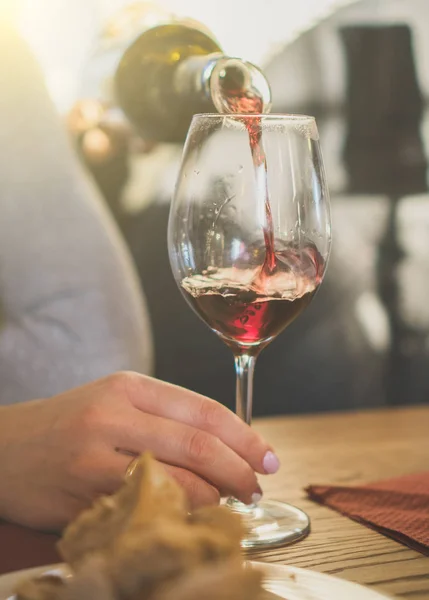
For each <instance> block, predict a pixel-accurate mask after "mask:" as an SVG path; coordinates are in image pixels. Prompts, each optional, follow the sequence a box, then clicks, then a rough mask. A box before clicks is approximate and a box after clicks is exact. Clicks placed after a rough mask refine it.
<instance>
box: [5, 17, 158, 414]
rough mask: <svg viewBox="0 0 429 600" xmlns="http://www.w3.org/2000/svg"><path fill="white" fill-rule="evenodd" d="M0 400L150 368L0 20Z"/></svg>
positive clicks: (132, 306)
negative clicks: (113, 374)
mask: <svg viewBox="0 0 429 600" xmlns="http://www.w3.org/2000/svg"><path fill="white" fill-rule="evenodd" d="M0 89H1V90H2V92H1V94H0V141H1V148H2V153H1V160H0V388H1V389H0V404H9V403H12V402H18V401H23V400H27V399H30V398H35V397H46V396H51V395H54V394H57V393H59V392H61V391H64V390H65V389H68V388H70V387H74V386H77V385H80V384H83V383H86V382H88V381H90V380H93V379H96V378H98V377H101V376H104V375H107V374H109V373H111V372H114V371H117V370H122V369H127V370H128V369H130V370H135V371H138V372H146V373H147V372H148V371H150V369H151V361H152V341H151V332H150V326H149V320H148V317H147V313H146V306H145V301H144V297H143V294H142V292H141V290H140V287H139V283H138V280H137V276H136V273H135V271H134V268H133V265H132V262H131V259H130V257H129V255H128V252H127V250H126V248H125V245H124V243H123V240H122V239H121V237H120V235H119V232H118V231H117V229H116V228H115V225H114V223H113V221H112V219H111V218H110V216H109V214H108V213H107V211H106V209H105V208H104V206H103V203H102V202H101V200H100V198H99V196H98V195H97V193H96V190H95V188H94V187H93V185H92V184H91V182H90V180H89V178H88V177H87V176H86V175H85V173H84V172H83V170H82V168H81V166H80V165H79V164H78V161H77V158H76V157H75V155H74V152H73V151H72V149H71V147H70V146H69V144H68V140H67V137H66V134H65V131H64V129H63V126H62V123H61V120H60V118H59V117H58V115H57V114H56V112H55V110H54V108H53V106H52V104H51V102H50V99H49V95H48V93H47V91H46V89H45V87H44V84H43V77H42V74H41V73H40V71H39V69H38V67H37V64H36V63H35V61H34V59H33V58H32V56H31V53H30V52H29V50H28V48H27V47H26V45H25V44H24V43H23V42H22V40H20V38H19V37H18V36H17V35H16V33H14V32H13V31H11V30H9V29H6V28H5V26H2V25H0Z"/></svg>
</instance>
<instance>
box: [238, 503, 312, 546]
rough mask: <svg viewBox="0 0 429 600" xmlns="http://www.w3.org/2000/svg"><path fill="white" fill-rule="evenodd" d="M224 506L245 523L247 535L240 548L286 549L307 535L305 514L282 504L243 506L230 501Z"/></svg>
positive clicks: (307, 525)
mask: <svg viewBox="0 0 429 600" xmlns="http://www.w3.org/2000/svg"><path fill="white" fill-rule="evenodd" d="M226 506H228V508H230V509H231V510H232V511H234V512H236V513H238V514H239V515H240V516H241V517H242V519H243V521H244V525H245V527H246V535H245V537H244V539H243V540H242V542H241V547H242V548H243V549H245V550H252V549H253V550H263V549H264V548H274V547H276V546H287V545H288V544H292V543H293V542H297V541H298V540H300V539H302V538H304V537H305V536H307V535H308V534H309V532H310V519H309V517H308V515H307V514H306V513H305V512H304V511H302V510H301V509H299V508H296V507H295V506H292V505H290V504H286V503H284V502H276V501H275V500H265V501H264V500H262V501H261V502H260V503H259V504H257V505H250V506H246V505H245V504H242V503H241V502H239V501H238V500H235V499H231V498H230V499H229V500H228V501H227V503H226Z"/></svg>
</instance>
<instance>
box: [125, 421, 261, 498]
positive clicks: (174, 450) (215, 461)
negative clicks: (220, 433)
mask: <svg viewBox="0 0 429 600" xmlns="http://www.w3.org/2000/svg"><path fill="white" fill-rule="evenodd" d="M123 417H124V419H125V417H127V419H126V420H124V421H122V422H118V423H117V431H116V433H115V445H116V447H118V448H121V449H123V450H126V451H128V452H132V453H135V454H141V453H142V452H144V451H146V450H150V451H151V452H152V453H153V455H154V456H155V458H157V459H158V460H159V461H161V462H164V463H168V464H170V465H173V466H176V467H182V468H184V469H187V470H189V471H192V472H193V473H195V474H196V475H199V476H200V477H201V478H203V479H204V480H206V481H208V482H209V483H211V484H212V485H213V486H214V487H216V488H217V489H228V490H231V491H232V492H233V494H234V495H235V496H236V497H237V498H239V499H240V500H242V501H243V502H247V503H248V504H250V503H251V502H253V501H254V498H253V496H254V494H258V495H260V494H261V489H260V487H259V485H258V482H257V480H256V475H255V472H254V471H253V469H252V468H251V467H250V466H249V464H248V463H247V462H246V461H245V460H243V459H242V458H241V457H240V456H238V454H236V453H235V452H234V451H233V450H231V448H229V447H228V446H227V445H226V444H224V443H223V442H222V441H221V440H220V439H219V438H217V437H216V436H214V435H211V434H210V433H207V432H205V431H202V430H201V429H196V428H195V427H190V426H189V425H185V424H183V423H178V422H176V421H172V420H170V419H164V418H163V417H157V416H154V415H150V414H144V413H141V412H140V411H138V410H133V414H132V416H131V417H130V416H129V415H128V414H127V415H125V414H124V415H123Z"/></svg>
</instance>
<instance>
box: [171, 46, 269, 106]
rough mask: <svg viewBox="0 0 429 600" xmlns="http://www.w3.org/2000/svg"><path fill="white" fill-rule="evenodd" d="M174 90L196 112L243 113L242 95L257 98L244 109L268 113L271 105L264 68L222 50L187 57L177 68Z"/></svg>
mask: <svg viewBox="0 0 429 600" xmlns="http://www.w3.org/2000/svg"><path fill="white" fill-rule="evenodd" d="M174 90H175V92H176V93H177V95H178V96H179V97H180V101H181V102H189V104H190V106H192V107H193V108H194V109H195V111H194V112H219V113H221V114H228V113H234V112H241V111H240V110H238V109H237V106H240V104H237V102H236V100H237V99H239V98H254V99H256V100H257V102H255V104H254V105H253V109H252V108H250V109H249V108H248V109H247V110H246V111H243V112H255V113H256V112H257V113H267V112H269V111H270V108H271V89H270V86H269V84H268V81H267V79H266V78H265V75H264V74H263V73H262V71H261V70H260V69H258V67H256V66H255V65H253V64H252V63H249V62H245V61H243V60H241V59H239V58H231V57H229V56H225V55H224V54H222V53H220V52H215V53H213V54H206V55H202V56H190V57H189V58H186V59H184V60H183V61H182V62H181V63H180V64H179V65H178V66H177V69H176V70H175V74H174ZM234 101H235V102H234Z"/></svg>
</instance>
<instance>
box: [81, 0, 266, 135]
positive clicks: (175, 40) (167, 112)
mask: <svg viewBox="0 0 429 600" xmlns="http://www.w3.org/2000/svg"><path fill="white" fill-rule="evenodd" d="M81 95H82V96H84V97H86V98H91V97H92V98H98V99H100V100H102V101H103V102H105V103H106V104H107V105H108V106H110V107H115V106H116V107H118V108H119V109H120V110H121V111H122V112H123V114H124V115H125V116H126V118H127V119H128V121H129V122H130V123H131V125H132V126H133V127H134V128H135V130H136V132H137V133H138V134H139V135H140V136H142V137H143V138H145V139H148V140H156V141H161V142H182V141H183V140H184V139H185V137H186V133H187V130H188V127H189V124H190V121H191V119H192V116H193V115H194V114H196V113H200V112H222V113H225V112H230V111H229V108H228V107H229V106H230V103H229V101H228V98H229V97H230V96H231V95H234V96H235V95H236V96H243V95H245V96H249V95H250V96H252V95H255V96H257V97H259V98H260V99H261V103H260V104H261V107H262V111H263V112H268V111H269V109H270V105H271V92H270V87H269V84H268V82H267V80H266V78H265V76H264V75H263V73H262V72H261V71H260V69H258V68H257V67H256V66H255V65H253V64H251V63H248V62H246V61H243V60H241V59H238V58H232V57H228V56H226V55H224V54H223V53H222V50H221V47H220V45H219V43H218V41H217V40H216V39H215V37H214V36H213V34H212V33H211V32H210V31H209V30H208V29H207V28H206V27H205V26H204V25H202V24H201V23H198V22H197V21H194V20H191V19H178V18H176V17H175V16H174V15H171V14H170V13H166V12H163V11H161V10H160V9H159V8H157V7H154V6H153V5H151V4H150V3H146V2H145V3H137V4H135V5H132V6H131V7H128V8H126V9H124V10H123V11H121V13H119V15H118V16H116V17H115V18H114V19H113V20H112V21H111V22H110V23H109V24H108V25H107V27H106V28H105V29H104V31H103V33H102V35H101V37H100V43H99V46H98V48H97V51H96V53H95V55H94V56H93V60H92V61H91V63H90V65H89V67H88V69H87V71H86V74H84V88H83V90H82V94H81Z"/></svg>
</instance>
